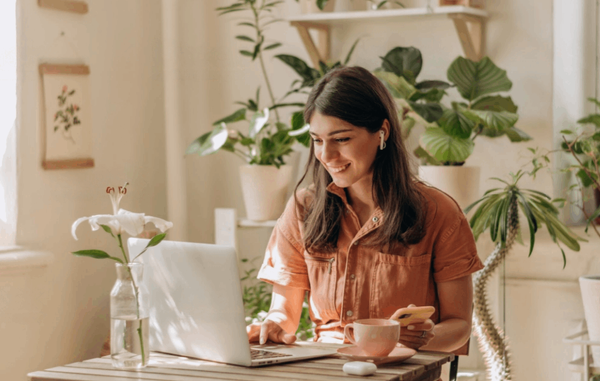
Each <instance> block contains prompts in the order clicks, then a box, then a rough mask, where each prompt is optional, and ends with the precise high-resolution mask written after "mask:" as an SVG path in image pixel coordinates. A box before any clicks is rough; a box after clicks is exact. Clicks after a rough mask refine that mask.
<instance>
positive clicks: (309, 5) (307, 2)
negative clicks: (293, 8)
mask: <svg viewBox="0 0 600 381" xmlns="http://www.w3.org/2000/svg"><path fill="white" fill-rule="evenodd" d="M334 7H335V0H329V1H328V2H327V5H325V8H324V9H323V10H320V9H319V7H317V2H316V0H300V9H301V10H302V13H320V12H333V8H334Z"/></svg>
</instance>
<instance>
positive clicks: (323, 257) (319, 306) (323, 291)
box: [304, 252, 337, 323]
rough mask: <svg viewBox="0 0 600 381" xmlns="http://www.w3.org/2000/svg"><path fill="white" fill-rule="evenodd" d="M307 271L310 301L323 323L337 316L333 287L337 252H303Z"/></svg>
mask: <svg viewBox="0 0 600 381" xmlns="http://www.w3.org/2000/svg"><path fill="white" fill-rule="evenodd" d="M304 260H305V262H306V268H307V271H308V282H309V285H310V297H311V302H312V304H313V305H314V307H315V311H313V313H316V314H317V315H318V316H316V318H317V319H319V320H321V321H322V322H323V323H326V322H327V321H329V320H331V319H334V318H335V316H337V313H336V309H335V288H336V284H337V282H336V280H337V266H336V260H337V253H331V254H319V255H310V254H307V253H306V252H305V253H304Z"/></svg>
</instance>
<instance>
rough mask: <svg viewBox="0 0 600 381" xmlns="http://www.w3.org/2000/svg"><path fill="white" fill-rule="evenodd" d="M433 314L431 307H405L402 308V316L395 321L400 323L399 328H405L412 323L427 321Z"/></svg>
mask: <svg viewBox="0 0 600 381" xmlns="http://www.w3.org/2000/svg"><path fill="white" fill-rule="evenodd" d="M434 312H435V307H433V306H423V307H406V308H402V314H401V315H400V316H399V317H398V318H397V319H396V320H398V321H399V322H400V326H401V327H406V326H407V325H409V324H412V323H422V322H424V321H425V320H427V319H429V317H430V316H431V315H433V313H434Z"/></svg>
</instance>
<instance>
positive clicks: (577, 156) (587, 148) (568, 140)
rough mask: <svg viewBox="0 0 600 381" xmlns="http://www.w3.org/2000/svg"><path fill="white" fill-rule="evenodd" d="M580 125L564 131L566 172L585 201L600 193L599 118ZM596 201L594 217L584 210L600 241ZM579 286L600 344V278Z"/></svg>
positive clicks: (598, 354)
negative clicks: (586, 195)
mask: <svg viewBox="0 0 600 381" xmlns="http://www.w3.org/2000/svg"><path fill="white" fill-rule="evenodd" d="M588 100H589V101H591V102H593V103H594V104H595V105H596V106H600V102H599V101H598V100H597V99H595V98H588ZM577 123H579V124H580V125H581V127H580V128H576V129H574V130H562V131H561V133H562V134H563V143H562V149H563V150H564V151H566V152H567V153H568V154H569V155H570V156H571V157H572V158H573V159H574V164H571V165H569V167H567V168H566V170H567V171H571V172H573V173H574V174H575V178H576V179H577V182H578V183H577V184H575V187H578V188H579V190H580V191H581V193H582V199H583V194H584V190H585V189H587V188H591V189H592V191H593V193H595V195H597V194H598V190H599V189H600V114H591V115H588V116H586V117H584V118H582V119H580V120H578V121H577ZM590 127H591V128H590ZM595 201H596V205H595V208H596V209H595V210H594V211H593V212H592V213H587V212H586V210H585V208H584V207H583V206H582V207H581V209H582V211H583V213H584V214H585V215H586V219H587V223H586V229H585V231H586V232H587V231H588V229H589V227H590V226H591V227H592V229H593V230H594V232H595V234H596V235H597V236H598V237H600V231H599V230H598V222H599V221H598V217H599V216H600V205H599V204H600V200H598V198H596V200H595ZM579 285H580V288H581V296H582V299H583V308H584V312H585V319H586V322H587V328H588V333H589V336H590V340H593V341H600V276H599V275H585V276H581V277H579ZM592 354H593V357H594V363H596V364H600V347H597V346H594V347H592Z"/></svg>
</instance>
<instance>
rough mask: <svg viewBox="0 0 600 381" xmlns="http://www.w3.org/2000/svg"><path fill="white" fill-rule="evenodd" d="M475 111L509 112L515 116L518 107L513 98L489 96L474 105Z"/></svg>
mask: <svg viewBox="0 0 600 381" xmlns="http://www.w3.org/2000/svg"><path fill="white" fill-rule="evenodd" d="M471 108H472V109H475V110H484V111H485V110H490V111H508V112H512V113H513V114H516V113H517V110H518V107H517V105H515V103H514V102H513V100H512V98H511V97H503V96H500V95H493V96H487V97H483V98H479V99H478V100H477V101H475V103H473V105H472V106H471Z"/></svg>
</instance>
